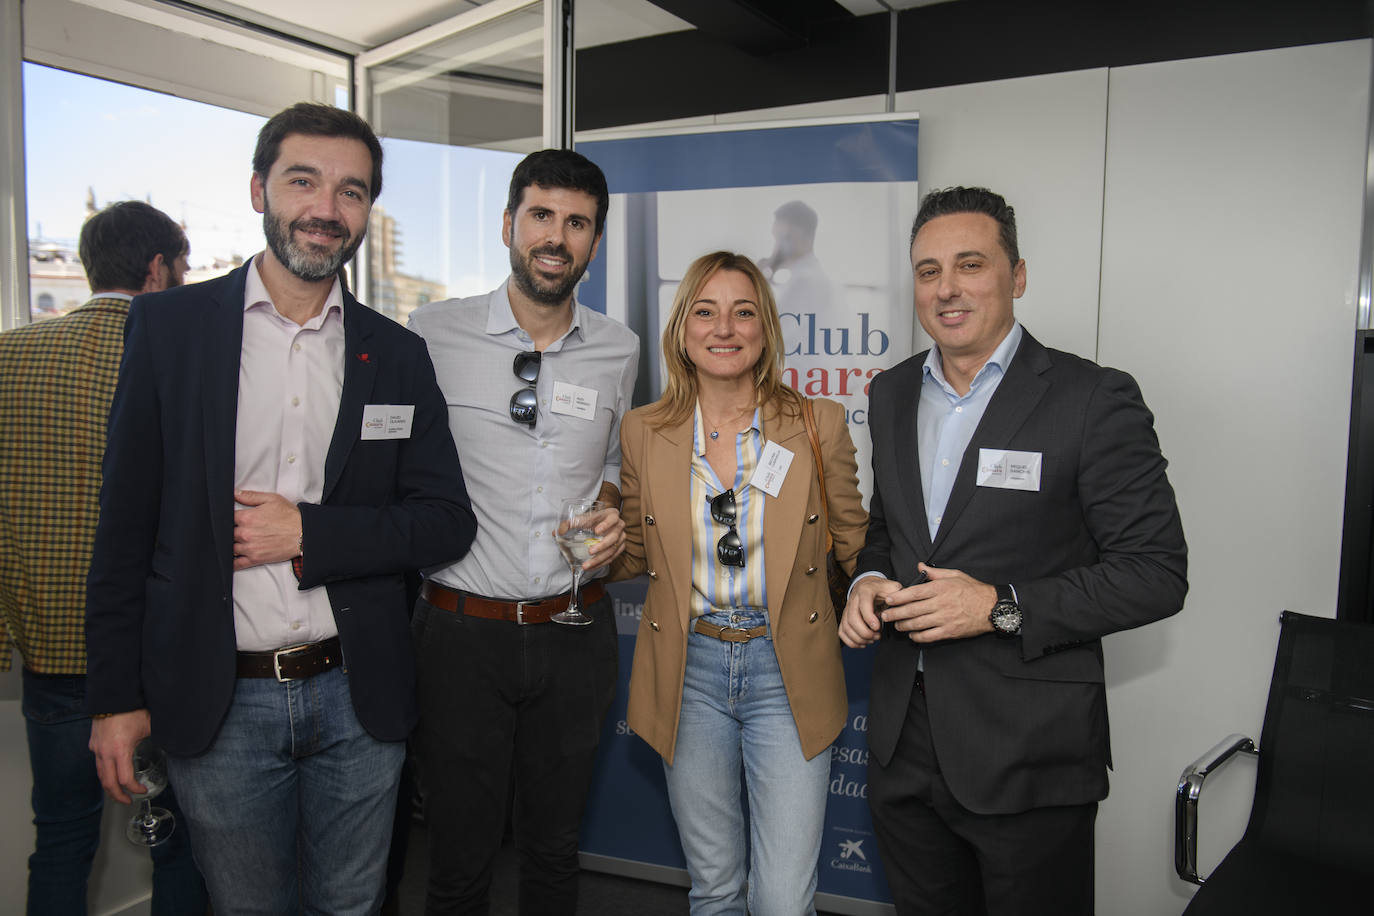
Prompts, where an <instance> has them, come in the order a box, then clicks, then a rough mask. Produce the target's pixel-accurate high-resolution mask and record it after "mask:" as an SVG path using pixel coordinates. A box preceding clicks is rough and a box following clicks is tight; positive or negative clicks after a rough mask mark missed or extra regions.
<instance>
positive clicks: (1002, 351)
mask: <svg viewBox="0 0 1374 916" xmlns="http://www.w3.org/2000/svg"><path fill="white" fill-rule="evenodd" d="M1021 336H1022V331H1021V322H1019V321H1016V320H1014V319H1013V321H1012V323H1011V330H1010V331H1008V332H1007V336H1006V337H1003V338H1002V342H1001V343H999V344H998V345H997V349H996V350H993V351H992V355H991V356H989V357H988V361H987V362H985V363H983V365H982V367H981V368H979V370H978V372H977V374H976V375H974V376H973V381H972V382H970V383H969V386H968V390H969V394H972V393H973V392H974V391H975V390H977V388H978V387H979V386H980V385H981V384H982V383H983V380H984V379H985V378H987V377H988V375H990V374H991V373H992V372H997V373H999V374H1000V373H1005V372H1006V371H1007V366H1008V365H1009V364H1010V363H1011V360H1012V357H1013V356H1015V355H1016V348H1017V347H1019V346H1020V345H1021ZM921 377H922V378H930V379H933V380H934V381H935V382H936V383H937V384H939V386H940V387H941V388H943V389H945V390H946V391H949V392H953V391H954V388H953V386H952V385H950V383H949V381H948V380H947V379H946V378H945V366H944V360H942V359H941V358H940V345H939V344H932V345H931V347H930V352H929V353H927V354H926V361H925V363H924V364H923V365H922V366H921Z"/></svg>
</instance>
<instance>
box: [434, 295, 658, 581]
mask: <svg viewBox="0 0 1374 916" xmlns="http://www.w3.org/2000/svg"><path fill="white" fill-rule="evenodd" d="M409 327H410V329H411V330H412V331H415V332H416V333H417V334H419V335H420V336H421V337H423V338H424V339H425V342H426V343H427V344H428V346H429V355H430V358H431V359H432V360H433V361H434V371H435V374H436V375H437V376H438V379H439V387H440V388H441V389H443V392H444V398H445V400H447V402H448V418H449V428H450V430H451V431H452V432H453V441H454V443H455V444H456V445H457V446H458V457H459V458H460V459H461V461H462V466H463V477H464V479H465V481H466V483H467V489H468V495H469V496H470V497H471V499H472V508H473V511H474V512H475V513H476V514H477V539H476V540H475V541H473V544H472V549H471V551H469V553H468V554H467V556H465V557H464V558H463V559H462V560H459V561H458V562H457V563H453V564H451V565H449V566H446V567H444V568H442V569H438V570H430V571H429V573H428V575H429V577H430V578H432V579H434V581H436V582H438V583H440V584H442V585H446V586H448V587H449V588H456V589H462V590H463V591H467V592H472V593H474V594H478V595H485V596H487V597H489V598H498V599H501V600H506V601H520V600H526V599H535V598H543V597H547V596H550V595H557V594H561V593H565V592H567V591H568V590H569V589H570V588H572V573H571V572H570V571H569V569H568V564H567V562H566V561H565V560H564V559H563V557H562V555H561V554H560V553H559V552H558V545H557V544H556V543H554V540H553V531H554V528H555V526H556V525H557V522H558V509H559V501H560V500H561V499H563V498H564V497H571V496H577V497H594V496H596V494H597V492H598V491H599V490H600V489H601V483H602V481H608V482H610V483H613V484H615V485H616V486H619V485H620V420H621V418H622V417H623V416H624V415H625V412H626V411H627V410H629V409H630V399H631V396H632V395H633V393H634V385H635V377H636V374H637V372H638V368H639V338H638V337H636V336H635V334H634V332H632V331H631V330H630V329H629V328H627V327H625V326H624V325H623V324H620V323H619V322H617V321H613V320H612V319H610V318H607V317H606V316H605V315H602V314H601V313H600V312H596V311H593V310H592V309H589V308H587V307H585V306H583V305H581V304H578V303H576V302H574V304H573V322H572V327H571V328H569V329H568V332H567V333H566V334H564V335H563V336H562V337H561V338H559V339H558V340H556V341H554V342H553V343H552V344H551V345H550V346H549V347H548V348H546V349H545V350H544V352H543V356H542V359H541V361H540V369H539V379H538V382H537V383H536V385H535V391H536V394H537V397H538V411H539V413H538V418H537V419H536V421H535V424H534V428H533V429H530V428H529V427H527V426H524V425H521V424H519V423H516V422H515V421H514V420H512V419H511V417H510V409H509V408H510V398H511V395H512V394H514V393H515V391H516V390H517V389H519V388H522V387H524V385H525V383H524V382H523V381H521V380H520V379H519V378H517V377H516V375H515V372H514V362H515V354H516V353H517V352H519V351H521V350H532V349H533V343H532V341H531V340H530V337H529V335H528V334H526V333H525V332H524V331H523V330H521V328H520V326H519V325H518V324H517V323H516V321H515V315H514V313H512V311H511V307H510V299H509V297H508V295H507V292H506V284H504V283H503V284H502V285H501V286H500V287H499V288H498V289H496V290H494V291H492V292H491V293H488V294H487V295H483V296H471V297H469V298H467V299H448V300H445V301H443V302H432V303H429V304H428V305H424V306H421V307H420V308H418V309H416V310H415V311H414V312H412V313H411V314H410V322H409ZM592 392H594V393H595V403H594V405H593V406H592V407H591V408H590V409H588V408H587V407H586V403H587V400H588V399H589V398H590V397H591V396H592V394H591V393H592ZM560 395H562V396H563V398H562V399H563V401H564V402H565V403H570V398H576V399H577V400H579V401H580V404H579V406H577V407H576V408H573V407H569V408H560V406H559V404H558V403H557V402H556V399H557V398H558V396H560ZM558 409H576V410H578V411H579V412H580V414H581V415H577V414H573V413H560V412H555V410H558ZM456 470H457V469H456V468H455V471H456Z"/></svg>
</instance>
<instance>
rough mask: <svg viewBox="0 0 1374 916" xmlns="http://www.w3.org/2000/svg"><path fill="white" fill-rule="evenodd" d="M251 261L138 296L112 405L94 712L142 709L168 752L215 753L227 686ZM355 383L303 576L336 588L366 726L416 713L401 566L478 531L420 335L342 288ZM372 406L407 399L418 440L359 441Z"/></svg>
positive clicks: (398, 726)
mask: <svg viewBox="0 0 1374 916" xmlns="http://www.w3.org/2000/svg"><path fill="white" fill-rule="evenodd" d="M251 269H253V268H252V266H251V262H250V264H249V265H245V266H244V267H241V268H239V269H238V270H235V271H234V272H232V273H230V274H228V275H227V276H224V277H221V278H219V279H216V280H210V281H208V282H206V283H200V284H196V285H194V286H186V287H180V288H177V289H172V290H168V291H166V292H161V293H154V294H151V295H146V296H140V297H138V298H136V299H135V300H134V302H133V305H132V307H131V308H130V312H129V321H128V323H127V325H126V327H125V348H124V357H123V361H122V363H121V366H120V372H119V384H118V387H117V388H116V391H115V395H114V402H113V404H112V405H111V408H110V421H109V429H108V447H107V449H106V453H105V459H104V465H103V473H104V481H103V485H102V488H101V494H100V522H99V525H98V527H97V530H96V539H95V549H94V555H93V556H92V559H91V568H90V575H89V578H88V580H87V618H86V638H87V645H88V646H89V647H90V652H89V666H88V680H87V706H88V709H89V710H90V711H91V712H92V713H98V712H124V711H128V710H134V709H141V708H147V709H148V710H149V712H150V715H151V718H152V728H153V737H154V738H155V739H156V740H157V741H158V743H160V744H161V745H162V746H163V747H164V748H165V749H166V750H167V751H168V752H169V753H172V754H176V755H191V754H196V753H199V752H200V751H202V750H204V749H205V748H207V747H208V746H209V745H210V743H211V741H213V739H214V736H215V734H216V732H217V730H218V728H219V723H220V722H221V721H222V719H223V718H224V715H225V713H226V711H227V710H228V708H229V703H230V700H231V698H232V696H233V691H234V682H235V678H236V674H235V651H236V643H235V637H234V614H233V601H232V592H231V590H232V585H233V554H234V546H233V525H234V521H233V518H234V496H233V490H234V448H235V423H236V420H237V414H238V378H239V357H240V349H241V346H242V338H243V297H244V282H245V277H246V271H248V270H251ZM343 323H344V341H345V348H344V381H343V392H342V396H341V400H340V403H339V415H338V420H337V422H336V424H335V427H334V434H333V437H332V439H331V441H330V444H329V450H328V453H327V455H326V459H325V469H324V472H325V473H324V493H323V496H322V498H321V501H320V504H319V505H310V504H301V506H300V510H301V525H302V529H303V542H304V546H305V550H304V557H303V571H302V575H301V588H303V589H305V588H311V587H314V586H318V585H324V587H325V588H326V590H327V592H328V595H329V602H330V605H331V606H332V608H333V611H334V619H335V621H336V622H337V624H338V628H339V639H340V642H341V644H342V648H343V658H344V666H345V668H346V670H347V672H348V677H349V686H350V693H351V694H352V698H353V706H354V709H355V711H356V712H357V716H358V719H359V721H360V722H361V723H362V725H363V727H364V728H366V729H367V731H368V732H369V733H370V734H372V735H373V736H374V737H376V738H379V739H381V740H389V741H394V740H400V739H403V738H405V737H406V735H407V734H409V732H410V730H411V728H412V726H413V725H414V723H415V719H416V706H415V698H414V682H415V674H414V659H413V653H412V649H411V642H410V632H409V625H408V614H407V607H406V591H405V583H404V577H403V574H404V572H405V571H406V570H408V569H414V568H418V567H424V566H430V565H434V564H440V563H448V562H451V561H453V560H456V559H458V558H459V557H461V556H462V555H463V554H464V553H465V552H466V551H467V549H468V546H469V545H470V544H471V543H472V539H473V536H474V535H475V534H476V531H477V522H476V518H475V516H474V515H473V512H472V508H471V505H470V504H469V502H468V496H467V490H466V488H465V486H464V484H463V475H462V470H461V468H460V466H459V463H458V453H457V451H456V450H455V448H454V445H453V438H452V436H451V435H450V433H449V429H448V411H447V408H446V407H445V404H444V398H443V395H442V393H441V392H440V391H439V386H438V384H437V383H436V382H435V379H434V368H433V366H432V365H431V363H430V359H429V352H428V351H427V350H426V349H425V343H424V341H423V340H421V339H420V338H419V337H418V336H417V335H415V334H413V333H411V332H410V331H407V330H405V329H404V328H402V327H401V326H400V325H398V324H396V323H395V322H393V321H391V320H390V319H388V318H384V317H382V316H381V315H378V314H377V313H375V312H373V311H371V310H370V309H368V308H366V307H365V306H362V305H360V304H359V303H358V301H357V300H356V299H354V298H353V297H352V296H351V295H349V294H348V293H347V292H345V293H344V307H343ZM368 404H413V405H415V415H414V419H413V422H412V426H411V435H410V438H408V439H384V440H369V441H366V442H363V441H360V435H361V430H362V415H363V409H364V407H365V405H368Z"/></svg>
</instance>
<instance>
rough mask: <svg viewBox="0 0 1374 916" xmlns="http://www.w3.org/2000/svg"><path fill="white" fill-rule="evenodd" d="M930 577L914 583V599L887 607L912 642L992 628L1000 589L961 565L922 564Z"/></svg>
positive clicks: (958, 636) (886, 615) (963, 635)
mask: <svg viewBox="0 0 1374 916" xmlns="http://www.w3.org/2000/svg"><path fill="white" fill-rule="evenodd" d="M918 568H919V569H920V570H921V571H923V572H924V573H925V574H926V575H927V576H929V577H930V578H929V581H927V582H924V583H922V584H921V585H916V586H912V588H911V591H912V593H913V595H912V597H913V600H912V601H911V602H910V603H907V604H903V605H901V606H899V607H888V608H887V609H885V610H884V611H883V615H882V616H883V620H884V621H895V623H894V624H893V626H894V627H895V628H896V629H897V630H898V632H902V633H906V634H907V636H908V637H909V638H910V639H911V641H912V642H917V643H927V642H938V641H940V640H943V639H966V638H968V637H970V636H978V635H980V634H983V633H991V632H992V621H991V620H989V619H988V618H989V615H990V614H991V613H992V606H993V605H994V604H996V603H997V589H996V588H994V587H993V586H991V585H988V584H987V583H986V582H979V581H978V580H977V579H975V578H973V577H972V576H970V575H967V574H966V573H963V572H960V571H959V570H957V569H941V568H940V567H938V566H928V565H926V564H925V563H921V564H919V566H918Z"/></svg>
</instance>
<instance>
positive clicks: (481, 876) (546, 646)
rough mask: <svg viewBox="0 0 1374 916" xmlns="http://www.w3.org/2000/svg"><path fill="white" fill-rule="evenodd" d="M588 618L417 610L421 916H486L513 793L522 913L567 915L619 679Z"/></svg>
mask: <svg viewBox="0 0 1374 916" xmlns="http://www.w3.org/2000/svg"><path fill="white" fill-rule="evenodd" d="M585 610H586V612H587V613H588V614H590V615H591V617H592V618H593V620H594V621H595V622H594V623H592V624H590V625H588V626H583V627H572V626H563V625H561V624H557V623H552V622H550V623H540V624H533V625H528V626H520V625H518V624H515V623H508V622H506V621H500V620H487V619H483V618H479V617H466V616H464V615H463V614H462V613H461V611H460V612H458V613H451V612H449V611H444V610H440V609H439V608H436V607H434V606H433V605H431V604H429V603H428V602H426V601H425V600H423V599H421V600H420V601H419V603H418V604H417V605H416V609H415V618H414V621H413V622H412V632H413V635H414V637H415V648H416V660H417V669H418V681H417V685H416V688H417V695H418V698H419V704H420V723H419V725H418V727H417V728H416V731H415V738H414V742H413V746H414V750H415V759H416V763H417V765H418V770H419V777H420V782H421V785H422V786H423V787H424V792H425V822H426V825H427V826H428V828H429V839H430V859H429V883H428V891H427V896H426V904H425V912H426V913H458V914H483V916H484V914H486V913H487V912H488V892H489V889H490V885H491V874H492V863H493V861H494V859H495V857H496V853H497V851H498V850H499V848H500V846H501V838H502V834H503V832H504V828H505V815H506V800H507V798H508V793H509V790H510V787H511V780H512V779H513V780H514V789H515V792H514V795H515V807H514V814H513V822H514V828H515V830H514V832H515V846H516V850H517V855H518V859H519V873H520V899H519V912H520V913H521V914H528V916H536V914H537V916H559V914H566V916H572V914H573V912H574V911H575V910H576V908H577V873H578V864H577V837H578V828H579V826H580V824H581V821H582V810H583V807H584V805H585V803H586V799H587V792H588V790H589V789H590V786H591V777H592V766H593V763H594V761H595V758H596V747H597V743H598V741H599V740H600V737H601V725H602V722H603V721H604V719H605V717H606V712H607V711H608V710H609V708H610V704H611V698H612V697H613V696H614V693H615V685H616V670H617V667H618V661H617V652H618V645H617V640H616V631H615V619H614V613H613V610H612V606H611V600H610V598H609V597H604V598H602V599H601V600H600V601H598V602H596V603H595V604H592V605H590V606H589V607H587V608H586V609H585Z"/></svg>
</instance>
